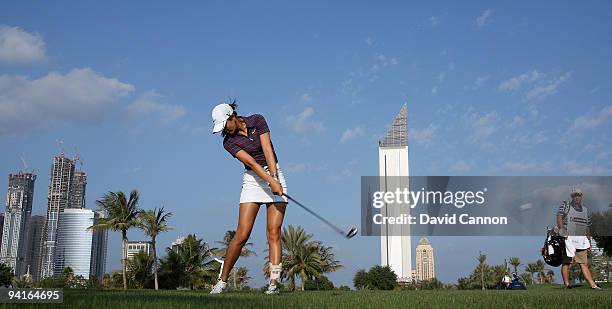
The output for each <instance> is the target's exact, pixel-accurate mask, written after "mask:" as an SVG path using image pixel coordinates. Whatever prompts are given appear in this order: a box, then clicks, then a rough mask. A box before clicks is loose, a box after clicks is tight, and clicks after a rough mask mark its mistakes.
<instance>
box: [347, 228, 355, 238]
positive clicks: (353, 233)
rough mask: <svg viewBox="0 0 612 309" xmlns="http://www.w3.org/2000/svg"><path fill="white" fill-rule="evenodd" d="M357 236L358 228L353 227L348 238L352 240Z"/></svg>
mask: <svg viewBox="0 0 612 309" xmlns="http://www.w3.org/2000/svg"><path fill="white" fill-rule="evenodd" d="M355 235H357V228H355V227H353V228H351V229H350V230H349V231H348V233H346V238H348V239H351V238H353V236H355Z"/></svg>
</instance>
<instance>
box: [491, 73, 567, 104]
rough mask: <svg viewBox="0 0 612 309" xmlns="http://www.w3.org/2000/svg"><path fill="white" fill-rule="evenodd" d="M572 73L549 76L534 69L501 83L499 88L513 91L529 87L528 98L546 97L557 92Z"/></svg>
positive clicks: (526, 95)
mask: <svg viewBox="0 0 612 309" xmlns="http://www.w3.org/2000/svg"><path fill="white" fill-rule="evenodd" d="M571 75H572V73H571V72H566V73H565V74H563V75H560V76H550V77H549V76H548V75H547V74H544V73H540V72H538V71H537V70H533V71H531V72H526V73H523V74H521V75H518V76H515V77H512V78H510V79H508V80H506V81H504V82H503V83H501V84H500V85H499V87H498V89H499V90H500V91H508V92H511V91H518V90H521V89H525V88H528V90H527V91H526V92H525V98H526V99H527V100H536V99H544V98H546V97H547V96H550V95H553V94H555V93H557V91H558V90H559V87H560V86H561V84H563V83H564V82H566V81H567V80H568V79H569V78H570V77H571Z"/></svg>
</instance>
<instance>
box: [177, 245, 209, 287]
mask: <svg viewBox="0 0 612 309" xmlns="http://www.w3.org/2000/svg"><path fill="white" fill-rule="evenodd" d="M179 255H180V259H181V261H182V264H183V265H184V267H185V272H184V276H185V283H186V284H188V285H189V287H190V288H191V289H192V290H193V288H194V286H195V285H196V284H199V283H200V281H202V280H203V278H205V277H206V270H205V269H204V266H205V264H206V260H207V258H208V255H209V254H208V250H207V248H206V244H205V243H204V242H203V240H202V239H197V238H196V235H195V234H190V235H188V236H187V237H186V238H185V240H184V241H183V243H182V244H181V245H180V246H179Z"/></svg>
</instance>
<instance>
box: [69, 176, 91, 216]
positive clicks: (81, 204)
mask: <svg viewBox="0 0 612 309" xmlns="http://www.w3.org/2000/svg"><path fill="white" fill-rule="evenodd" d="M86 186H87V174H85V172H83V171H82V170H76V171H75V172H74V175H73V176H72V184H71V185H70V195H69V199H70V203H69V204H68V208H78V209H81V208H85V187H86Z"/></svg>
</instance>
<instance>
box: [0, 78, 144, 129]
mask: <svg viewBox="0 0 612 309" xmlns="http://www.w3.org/2000/svg"><path fill="white" fill-rule="evenodd" d="M133 91H134V86H133V85H130V84H127V83H123V82H120V81H119V80H117V79H114V78H107V77H104V76H100V75H98V74H97V73H96V72H94V71H92V70H91V69H89V68H82V69H74V70H72V71H70V72H68V73H67V74H61V73H57V72H51V73H49V74H47V75H46V76H43V77H41V78H39V79H28V78H27V77H23V76H12V75H0V94H1V95H0V135H2V134H9V133H16V132H24V131H27V130H30V129H34V128H41V127H42V128H46V127H53V126H57V125H63V124H66V123H73V122H78V123H88V122H91V121H99V120H100V119H101V118H102V117H103V116H104V115H105V114H106V113H107V112H109V111H110V110H111V109H113V108H114V105H115V103H116V102H117V100H118V99H119V98H120V97H123V96H126V95H128V94H130V93H131V92H133Z"/></svg>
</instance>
